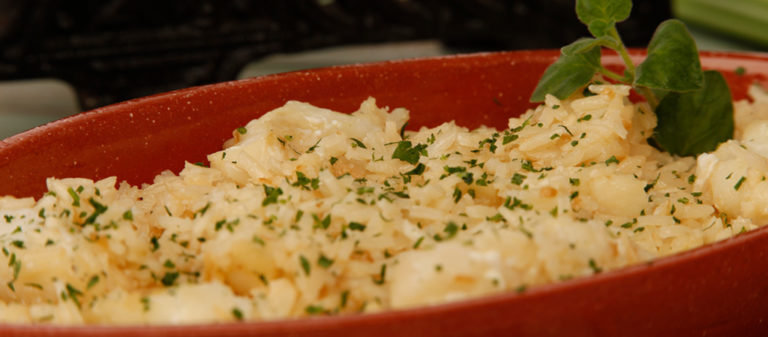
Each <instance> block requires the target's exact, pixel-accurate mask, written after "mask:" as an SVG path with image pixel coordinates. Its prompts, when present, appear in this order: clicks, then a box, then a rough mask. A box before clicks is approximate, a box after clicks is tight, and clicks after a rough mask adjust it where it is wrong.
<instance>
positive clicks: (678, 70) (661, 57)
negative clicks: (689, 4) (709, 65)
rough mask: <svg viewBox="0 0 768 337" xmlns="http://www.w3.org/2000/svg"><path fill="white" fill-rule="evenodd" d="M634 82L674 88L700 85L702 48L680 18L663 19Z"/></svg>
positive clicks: (686, 88) (701, 77)
mask: <svg viewBox="0 0 768 337" xmlns="http://www.w3.org/2000/svg"><path fill="white" fill-rule="evenodd" d="M633 84H634V85H635V86H643V87H648V88H651V89H663V90H671V91H687V90H697V89H701V87H702V86H703V75H702V71H701V63H700V62H699V52H698V50H697V49H696V42H695V41H694V40H693V37H692V36H691V33H690V32H688V29H687V28H685V24H684V23H683V22H682V21H680V20H675V19H670V20H667V21H664V22H662V23H661V24H660V25H659V27H658V28H656V32H654V33H653V38H651V43H650V44H649V45H648V57H646V59H645V61H643V63H641V64H640V66H638V67H637V78H636V79H635V82H634V83H633Z"/></svg>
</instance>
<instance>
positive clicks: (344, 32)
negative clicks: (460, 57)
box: [0, 0, 768, 139]
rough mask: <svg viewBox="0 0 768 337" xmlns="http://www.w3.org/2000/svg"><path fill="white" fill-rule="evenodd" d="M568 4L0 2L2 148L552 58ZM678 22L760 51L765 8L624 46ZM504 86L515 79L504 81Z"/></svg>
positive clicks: (670, 8) (637, 7)
mask: <svg viewBox="0 0 768 337" xmlns="http://www.w3.org/2000/svg"><path fill="white" fill-rule="evenodd" d="M573 8H574V0H442V1H441V0H366V1H359V0H281V1H247V0H231V1H229V0H225V1H214V0H203V1H189V0H186V1H182V0H159V1H145V0H133V1H129V0H81V1H77V0H70V1H64V0H0V139H3V138H5V137H8V136H11V135H13V134H16V133H19V132H22V131H24V130H27V129H30V128H33V127H35V126H37V125H41V124H44V123H47V122H49V121H53V120H56V119H59V118H62V117H65V116H68V115H72V114H76V113H78V112H81V111H85V110H90V109H93V108H96V107H100V106H104V105H108V104H111V103H115V102H119V101H124V100H127V99H131V98H136V97H141V96H146V95H150V94H154V93H159V92H165V91H169V90H174V89H179V88H185V87H189V86H195V85H202V84H208V83H215V82H221V81H228V80H233V79H240V78H248V77H254V76H260V75H265V74H271V73H279V72H286V71H293V70H299V69H307V68H317V67H324V66H330V65H340V64H350V63H362V62H375V61H384V60H397V59H404V58H413V57H426V56H437V55H446V54H456V53H468V52H479V51H500V50H516V49H541V48H559V47H561V46H563V45H566V44H568V43H570V42H572V41H574V40H575V39H577V38H579V37H582V36H587V35H588V32H587V30H586V28H585V27H584V26H583V25H582V24H581V23H579V22H578V20H577V19H576V15H575V13H574V9H573ZM670 17H677V18H680V19H682V20H684V21H685V22H686V23H687V24H688V25H689V28H690V29H691V31H692V33H693V35H694V38H695V39H696V41H697V43H698V45H699V49H701V50H742V51H744V50H747V51H756V52H759V51H765V50H766V49H768V1H766V0H728V1H725V0H638V1H634V7H633V10H632V15H631V16H630V19H629V20H627V21H625V22H622V23H621V24H619V27H618V28H619V32H620V33H621V35H622V37H623V38H624V40H625V43H626V44H627V45H629V46H645V45H647V43H648V41H649V40H650V38H651V35H652V34H653V31H654V29H655V27H656V26H657V25H658V24H659V23H660V22H661V21H663V20H665V19H668V18H670ZM510 80H512V79H510Z"/></svg>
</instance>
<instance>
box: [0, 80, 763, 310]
mask: <svg viewBox="0 0 768 337" xmlns="http://www.w3.org/2000/svg"><path fill="white" fill-rule="evenodd" d="M589 89H590V90H591V91H592V92H593V93H595V95H591V96H588V97H581V96H579V97H573V98H571V99H568V100H562V101H561V100H558V99H556V98H554V97H552V96H548V97H547V98H546V101H545V104H543V105H541V106H539V107H537V108H536V109H533V110H529V111H527V112H526V113H525V114H523V115H522V116H520V117H518V118H511V119H510V120H509V126H508V128H507V129H505V130H502V131H498V130H495V129H492V128H487V127H480V128H478V129H475V130H468V129H466V128H464V127H461V126H458V125H455V124H454V123H453V122H448V123H445V124H442V125H440V126H437V127H434V128H422V129H421V130H419V131H418V132H412V131H404V133H403V132H402V131H401V129H402V128H403V126H404V125H405V123H406V121H407V120H408V112H407V111H406V110H405V109H402V108H397V109H394V110H392V111H389V110H388V109H387V108H380V107H377V105H376V102H375V100H374V99H372V98H370V99H368V100H366V101H364V102H363V103H362V104H361V106H360V109H359V110H358V111H357V112H355V113H353V114H351V115H347V114H341V113H337V112H334V111H330V110H327V109H321V108H318V107H314V106H311V105H308V104H305V103H300V102H288V103H287V104H286V105H285V106H283V107H281V108H278V109H276V110H274V111H272V112H269V113H267V114H266V115H264V116H262V117H261V118H259V119H257V120H254V121H251V122H250V123H248V125H246V126H245V127H244V128H240V129H238V130H236V131H234V132H233V138H232V139H231V140H229V141H228V142H227V143H226V144H225V147H224V149H223V150H221V151H219V152H216V153H213V154H210V155H209V156H208V159H209V161H210V167H202V166H199V165H195V164H190V163H187V164H186V166H185V168H184V169H183V170H182V171H181V172H180V173H179V174H178V175H175V174H173V173H171V172H164V173H162V174H160V175H158V176H157V177H156V178H155V181H154V182H153V183H152V184H148V185H145V186H142V187H136V186H129V185H128V184H126V183H120V184H118V181H117V178H115V177H112V178H108V179H104V180H101V181H91V180H88V179H80V178H68V179H54V178H50V179H48V181H47V186H48V189H49V191H50V192H48V193H47V194H46V195H45V196H43V197H42V198H40V199H39V200H33V199H31V198H23V199H16V198H13V197H3V198H1V199H0V215H2V216H3V219H4V223H3V225H2V226H0V244H2V246H3V248H2V252H3V256H4V257H5V258H6V259H7V262H8V263H7V264H4V267H2V268H0V280H3V281H4V282H5V283H6V285H7V286H4V287H0V322H6V323H55V324H185V323H205V322H227V321H237V320H271V319H280V318H288V317H302V316H311V315H325V314H347V313H370V312H377V311H381V310H389V309H398V308H408V307H414V306H423V305H435V304H439V303H444V302H448V301H456V300H460V299H465V298H472V297H477V296H485V295H489V294H494V293H500V292H509V291H518V292H520V291H525V290H526V289H528V288H529V287H531V286H536V285H540V284H546V283H552V282H558V281H562V280H568V279H572V278H578V277H584V276H588V275H593V274H596V273H601V272H605V271H609V270H614V269H617V268H621V267H624V266H628V265H633V264H638V263H642V262H646V261H650V260H652V259H655V258H658V257H662V256H666V255H670V254H674V253H677V252H681V251H684V250H688V249H691V248H694V247H699V246H701V245H704V244H708V243H712V242H715V241H718V240H722V239H725V238H729V237H732V236H734V235H738V234H739V233H742V232H744V231H748V230H751V229H754V228H756V227H757V226H758V225H762V224H765V223H768V206H766V205H768V193H766V192H765V191H768V182H766V179H765V177H766V174H767V173H768V159H766V158H768V136H767V135H768V132H766V130H768V95H766V94H765V93H764V92H762V91H760V90H759V89H752V90H751V91H750V94H751V96H752V98H753V102H747V101H742V102H736V103H735V108H736V111H735V114H736V115H735V121H736V132H735V135H736V136H735V139H733V140H730V141H728V142H726V143H724V144H722V145H721V146H720V147H719V148H718V149H717V150H716V151H714V152H712V153H706V154H702V155H700V156H699V157H698V158H692V157H684V158H681V157H673V156H671V155H669V154H667V153H662V152H659V151H658V150H656V149H654V148H653V147H651V146H649V145H648V144H647V143H646V142H645V139H646V138H647V137H648V136H649V135H650V134H651V132H652V131H653V128H654V126H655V123H656V120H655V116H654V114H653V113H650V112H649V108H648V107H647V105H645V104H633V103H631V102H630V101H629V100H628V94H629V90H630V88H629V87H627V86H621V85H616V86H613V85H592V86H590V88H589ZM405 141H407V143H406V142H405ZM0 221H3V220H2V219H0ZM6 265H7V266H6Z"/></svg>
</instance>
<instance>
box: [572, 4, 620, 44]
mask: <svg viewBox="0 0 768 337" xmlns="http://www.w3.org/2000/svg"><path fill="white" fill-rule="evenodd" d="M631 11H632V1H631V0H577V1H576V16H578V17H579V20H580V21H581V22H583V23H584V24H585V25H587V28H589V32H590V33H592V35H594V36H596V37H600V36H604V35H607V34H608V33H609V31H610V29H611V28H612V27H613V26H614V24H616V22H621V21H624V20H626V19H627V18H628V17H629V13H630V12H631Z"/></svg>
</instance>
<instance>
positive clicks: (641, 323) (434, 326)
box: [0, 50, 768, 337]
mask: <svg viewBox="0 0 768 337" xmlns="http://www.w3.org/2000/svg"><path fill="white" fill-rule="evenodd" d="M557 55H558V52H557V51H553V50H548V51H520V52H505V53H489V54H472V55H460V56H449V57H438V58H426V59H416V60H407V61H397V62H383V63H374V64H363V65H352V66H342V67H333V68H326V69H317V70H309V71H301V72H293V73H287V74H280V75H272V76H265V77H260V78H255V79H249V80H242V81H236V82H227V83H220V84H214V85H208V86H202V87H196V88H189V89H185V90H179V91H174V92H170V93H166V94H160V95H156V96H151V97H146V98H141V99H136V100H132V101H128V102H124V103H119V104H115V105H111V106H108V107H105V108H101V109H97V110H93V111H89V112H85V113H82V114H79V115H76V116H73V117H69V118H66V119H63V120H60V121H57V122H54V123H51V124H48V125H45V126H42V127H38V128H36V129H33V130H30V131H28V132H25V133H22V134H19V135H16V136H13V137H10V138H8V139H6V140H4V141H3V142H2V143H0V195H7V194H10V195H15V196H18V197H24V196H34V197H39V196H40V195H42V193H43V192H44V188H45V178H46V177H49V176H54V177H88V178H93V179H100V178H104V177H108V176H117V177H118V178H119V180H126V181H128V182H129V183H131V184H141V183H146V182H151V181H152V179H153V177H154V176H155V175H156V174H158V173H160V172H161V171H162V170H165V169H171V170H174V171H179V170H180V169H181V168H182V167H183V164H184V161H189V162H198V161H204V159H205V155H206V154H207V153H210V152H213V151H216V150H218V149H220V147H221V145H222V143H223V142H224V140H225V139H227V138H229V137H231V133H232V130H234V129H235V128H237V127H238V126H242V125H244V124H245V123H246V122H247V121H249V120H251V119H253V118H256V117H259V116H260V115H261V114H263V113H265V112H266V111H269V110H271V109H273V108H276V107H278V106H281V105H282V104H283V103H285V102H286V101H287V100H301V101H307V102H310V103H312V104H315V105H318V106H321V107H327V108H331V109H337V110H340V111H346V112H351V111H354V110H356V108H357V107H358V106H359V104H360V102H361V101H362V100H363V99H365V98H366V97H368V96H374V97H376V98H377V100H378V102H379V103H380V104H382V105H386V106H389V107H393V108H394V107H401V106H402V107H406V108H408V109H410V110H411V116H412V119H411V122H410V126H411V128H413V129H415V128H418V127H420V126H423V125H427V126H435V125H438V124H439V123H441V122H444V121H449V120H456V121H457V123H458V124H459V125H464V126H467V127H477V126H479V125H481V124H485V125H491V126H495V127H498V128H504V127H505V126H506V120H507V119H508V118H509V117H510V116H513V115H516V114H520V113H522V112H523V111H524V109H526V108H528V107H531V106H532V105H531V104H530V103H528V97H529V96H530V94H531V92H532V91H533V88H534V86H535V84H536V82H537V81H538V78H539V76H540V75H541V74H542V72H543V71H544V69H545V68H546V66H547V65H549V64H550V63H552V62H553V61H554V60H555V59H556V58H557ZM636 57H638V58H639V57H642V55H639V54H638V55H636ZM702 57H703V65H704V66H705V68H709V69H717V70H721V71H722V72H724V73H725V75H726V78H727V80H728V81H729V82H730V84H731V88H732V90H733V94H734V98H735V99H743V98H745V94H746V89H747V87H748V86H749V85H750V84H752V83H755V82H758V83H768V56H766V55H760V54H733V53H703V55H702ZM605 62H608V63H611V64H618V63H619V60H618V58H616V57H614V56H607V57H605ZM740 67H743V69H744V70H746V72H745V73H743V74H737V73H741V72H740V71H736V69H737V68H740ZM766 87H768V86H766ZM766 334H768V227H765V228H762V229H758V230H755V231H752V232H749V233H746V234H742V235H739V236H737V237H735V238H732V239H728V240H725V241H723V242H719V243H716V244H713V245H709V246H705V247H702V248H699V249H695V250H693V251H689V252H686V253H683V254H678V255H675V256H671V257H668V258H663V259H659V260H657V261H654V262H652V263H648V264H645V265H638V266H633V267H629V268H625V269H622V270H617V271H613V272H607V273H602V274H598V275H595V276H592V277H587V278H581V279H575V280H571V281H566V282H561V283H557V284H553V285H545V286H539V287H534V288H531V289H529V290H528V291H526V292H525V293H523V294H520V295H518V294H513V293H509V294H501V295H496V296H490V297H485V298H480V299H475V300H469V301H463V302H457V303H451V304H446V305H440V306H434V307H426V308H418V309H412V310H400V311H391V312H385V313H380V314H370V315H352V316H343V317H323V318H312V319H302V320H288V321H275V322H263V323H238V324H215V325H197V326H152V327H143V326H127V327H92V326H87V327H57V326H44V325H38V326H28V325H0V336H14V335H49V336H123V335H137V336H146V337H149V336H186V337H191V336H224V335H228V336H236V335H237V336H239V335H258V336H284V335H290V336H313V337H316V336H333V337H339V336H497V335H520V336H524V335H532V336H533V335H535V336H704V335H706V336H765V335H766Z"/></svg>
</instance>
